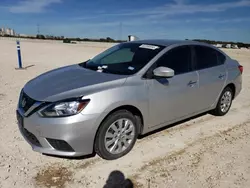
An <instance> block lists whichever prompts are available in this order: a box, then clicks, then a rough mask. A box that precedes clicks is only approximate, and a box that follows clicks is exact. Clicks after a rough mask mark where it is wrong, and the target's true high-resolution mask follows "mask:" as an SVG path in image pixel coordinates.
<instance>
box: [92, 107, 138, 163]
mask: <svg viewBox="0 0 250 188" xmlns="http://www.w3.org/2000/svg"><path fill="white" fill-rule="evenodd" d="M137 136H138V125H137V121H136V118H135V116H134V115H133V114H132V113H130V112H129V111H126V110H119V111H117V112H114V113H113V114H111V115H109V116H108V117H107V118H106V119H105V120H104V122H103V123H102V124H101V127H100V129H99V130H98V132H97V136H96V141H95V151H96V153H97V154H98V155H99V156H100V157H102V158H104V159H107V160H113V159H117V158H120V157H122V156H124V155H126V154H127V153H128V152H129V151H130V150H131V149H132V148H133V146H134V144H135V142H136V139H137Z"/></svg>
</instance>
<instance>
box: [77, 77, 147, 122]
mask: <svg viewBox="0 0 250 188" xmlns="http://www.w3.org/2000/svg"><path fill="white" fill-rule="evenodd" d="M84 99H90V102H89V104H88V105H87V107H86V108H85V109H84V110H83V111H82V112H81V113H82V114H96V113H98V114H100V116H102V115H103V114H104V115H107V114H108V113H110V112H111V111H112V110H114V109H116V108H118V107H121V106H125V105H131V106H134V107H136V108H137V109H138V110H140V112H141V113H142V116H143V118H144V125H146V124H147V118H146V117H148V91H147V86H146V81H145V80H142V79H141V78H140V77H139V76H132V77H129V78H127V80H126V82H125V83H124V84H123V85H122V86H119V87H115V88H110V89H107V90H103V91H100V92H96V93H93V94H90V95H86V96H84ZM104 118H105V117H104Z"/></svg>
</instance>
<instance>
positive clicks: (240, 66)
mask: <svg viewBox="0 0 250 188" xmlns="http://www.w3.org/2000/svg"><path fill="white" fill-rule="evenodd" d="M238 68H239V70H240V73H241V74H242V73H243V66H242V65H239V66H238Z"/></svg>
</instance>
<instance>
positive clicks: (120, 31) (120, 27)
mask: <svg viewBox="0 0 250 188" xmlns="http://www.w3.org/2000/svg"><path fill="white" fill-rule="evenodd" d="M119 40H122V22H120V25H119Z"/></svg>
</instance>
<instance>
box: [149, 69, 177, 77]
mask: <svg viewBox="0 0 250 188" xmlns="http://www.w3.org/2000/svg"><path fill="white" fill-rule="evenodd" d="M153 73H154V76H156V77H163V78H172V77H173V76H174V70H173V69H170V68H167V67H158V68H156V69H155V70H154V71H153Z"/></svg>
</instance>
